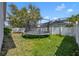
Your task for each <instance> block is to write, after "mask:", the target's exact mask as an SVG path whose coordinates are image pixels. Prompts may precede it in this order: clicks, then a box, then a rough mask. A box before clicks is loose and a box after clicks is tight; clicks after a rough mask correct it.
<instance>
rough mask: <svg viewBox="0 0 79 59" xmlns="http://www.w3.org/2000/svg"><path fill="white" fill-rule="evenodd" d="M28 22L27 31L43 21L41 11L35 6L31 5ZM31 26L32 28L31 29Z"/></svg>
mask: <svg viewBox="0 0 79 59" xmlns="http://www.w3.org/2000/svg"><path fill="white" fill-rule="evenodd" d="M28 9H29V10H28V22H27V26H26V29H27V30H26V31H28V30H30V29H32V27H35V26H36V25H37V24H36V23H37V21H39V20H40V19H41V15H40V9H39V8H37V7H35V6H33V5H31V4H30V5H29V7H28ZM30 26H31V27H30Z"/></svg>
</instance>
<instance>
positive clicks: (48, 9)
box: [7, 2, 79, 20]
mask: <svg viewBox="0 0 79 59" xmlns="http://www.w3.org/2000/svg"><path fill="white" fill-rule="evenodd" d="M11 3H14V4H15V5H17V7H18V8H19V9H21V8H22V7H23V6H26V7H27V6H28V5H29V4H32V5H34V6H37V7H39V8H40V11H41V15H42V17H44V18H48V19H51V20H52V19H56V18H64V17H69V16H71V15H75V14H78V13H79V2H8V3H7V11H8V12H9V11H10V9H9V7H8V6H9V5H10V4H11Z"/></svg>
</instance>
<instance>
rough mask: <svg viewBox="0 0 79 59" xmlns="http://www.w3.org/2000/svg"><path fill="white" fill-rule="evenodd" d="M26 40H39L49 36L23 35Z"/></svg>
mask: <svg viewBox="0 0 79 59" xmlns="http://www.w3.org/2000/svg"><path fill="white" fill-rule="evenodd" d="M22 37H23V38H25V39H38V38H47V37H49V35H22Z"/></svg>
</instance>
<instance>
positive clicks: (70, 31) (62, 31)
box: [51, 27, 75, 36]
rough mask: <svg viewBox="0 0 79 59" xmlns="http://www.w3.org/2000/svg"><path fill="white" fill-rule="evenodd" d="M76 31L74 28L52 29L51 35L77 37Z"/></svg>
mask: <svg viewBox="0 0 79 59" xmlns="http://www.w3.org/2000/svg"><path fill="white" fill-rule="evenodd" d="M74 29H75V28H74V27H52V30H51V33H52V34H61V35H69V36H74V35H75V30H74Z"/></svg>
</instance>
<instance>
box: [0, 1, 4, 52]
mask: <svg viewBox="0 0 79 59" xmlns="http://www.w3.org/2000/svg"><path fill="white" fill-rule="evenodd" d="M3 21H4V17H3V3H2V2H0V51H1V47H2V42H3Z"/></svg>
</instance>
